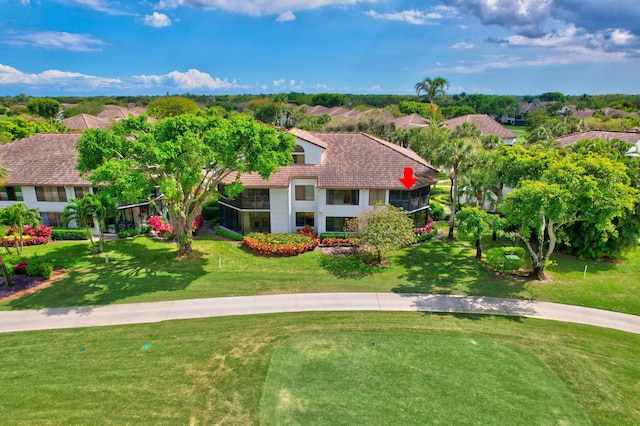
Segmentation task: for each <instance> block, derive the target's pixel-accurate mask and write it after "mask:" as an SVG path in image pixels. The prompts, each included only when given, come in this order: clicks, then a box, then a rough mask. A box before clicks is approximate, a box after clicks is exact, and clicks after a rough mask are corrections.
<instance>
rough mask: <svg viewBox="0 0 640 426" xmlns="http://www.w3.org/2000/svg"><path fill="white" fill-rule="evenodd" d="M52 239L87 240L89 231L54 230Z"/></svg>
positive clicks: (76, 229)
mask: <svg viewBox="0 0 640 426" xmlns="http://www.w3.org/2000/svg"><path fill="white" fill-rule="evenodd" d="M51 239H52V240H54V241H60V240H86V239H87V231H86V230H85V229H78V228H53V229H52V230H51Z"/></svg>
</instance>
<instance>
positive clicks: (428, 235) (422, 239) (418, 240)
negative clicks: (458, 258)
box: [416, 229, 438, 243]
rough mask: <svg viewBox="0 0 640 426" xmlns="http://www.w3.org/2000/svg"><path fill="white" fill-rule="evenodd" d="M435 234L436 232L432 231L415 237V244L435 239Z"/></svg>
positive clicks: (435, 230)
mask: <svg viewBox="0 0 640 426" xmlns="http://www.w3.org/2000/svg"><path fill="white" fill-rule="evenodd" d="M437 233H438V230H437V229H433V230H431V232H428V233H426V234H421V235H418V236H417V237H416V243H423V242H425V241H428V240H430V239H432V238H433V237H435V236H436V234H437Z"/></svg>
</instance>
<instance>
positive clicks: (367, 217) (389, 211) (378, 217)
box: [346, 203, 415, 263]
mask: <svg viewBox="0 0 640 426" xmlns="http://www.w3.org/2000/svg"><path fill="white" fill-rule="evenodd" d="M346 229H347V230H348V231H349V232H354V233H356V234H357V235H358V238H359V239H360V242H361V244H363V245H364V246H367V247H370V248H372V249H373V250H374V251H375V253H376V260H377V262H378V263H380V262H382V258H383V254H384V253H387V252H389V251H391V250H393V249H396V248H398V247H402V246H404V245H407V244H411V243H412V242H414V241H415V234H414V232H413V220H412V219H411V218H410V217H409V216H407V215H406V214H404V213H403V212H402V209H399V208H396V207H393V206H392V205H390V204H386V205H384V204H380V203H377V204H376V205H374V206H373V209H371V210H367V211H365V212H364V213H362V214H361V215H360V216H357V217H355V218H353V219H351V220H349V221H348V222H347V226H346Z"/></svg>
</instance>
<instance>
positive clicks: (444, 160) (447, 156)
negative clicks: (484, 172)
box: [434, 138, 474, 240]
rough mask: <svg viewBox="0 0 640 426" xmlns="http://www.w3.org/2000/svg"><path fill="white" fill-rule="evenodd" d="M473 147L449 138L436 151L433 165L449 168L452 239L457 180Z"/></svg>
mask: <svg viewBox="0 0 640 426" xmlns="http://www.w3.org/2000/svg"><path fill="white" fill-rule="evenodd" d="M473 154H474V147H473V145H472V144H471V143H469V142H468V141H467V140H465V139H461V138H451V139H449V140H448V141H447V142H446V143H445V144H444V145H443V146H442V147H440V149H439V150H438V152H437V153H436V158H435V162H434V163H435V165H437V166H441V167H445V168H447V169H450V170H451V172H450V174H449V178H450V179H451V218H450V219H449V235H448V236H447V238H448V239H449V240H453V239H454V238H455V236H454V233H453V231H454V228H455V225H456V207H457V203H458V180H459V178H460V173H461V172H462V170H463V169H464V168H465V167H466V166H467V165H468V164H469V163H470V162H471V159H472V157H473Z"/></svg>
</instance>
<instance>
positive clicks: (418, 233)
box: [413, 217, 435, 237]
mask: <svg viewBox="0 0 640 426" xmlns="http://www.w3.org/2000/svg"><path fill="white" fill-rule="evenodd" d="M434 226H435V223H434V222H433V219H431V218H430V217H428V218H427V223H426V225H423V226H421V227H420V228H417V229H414V230H413V233H414V234H415V235H416V237H419V236H421V235H424V234H428V233H430V232H431V231H433V227H434Z"/></svg>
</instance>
